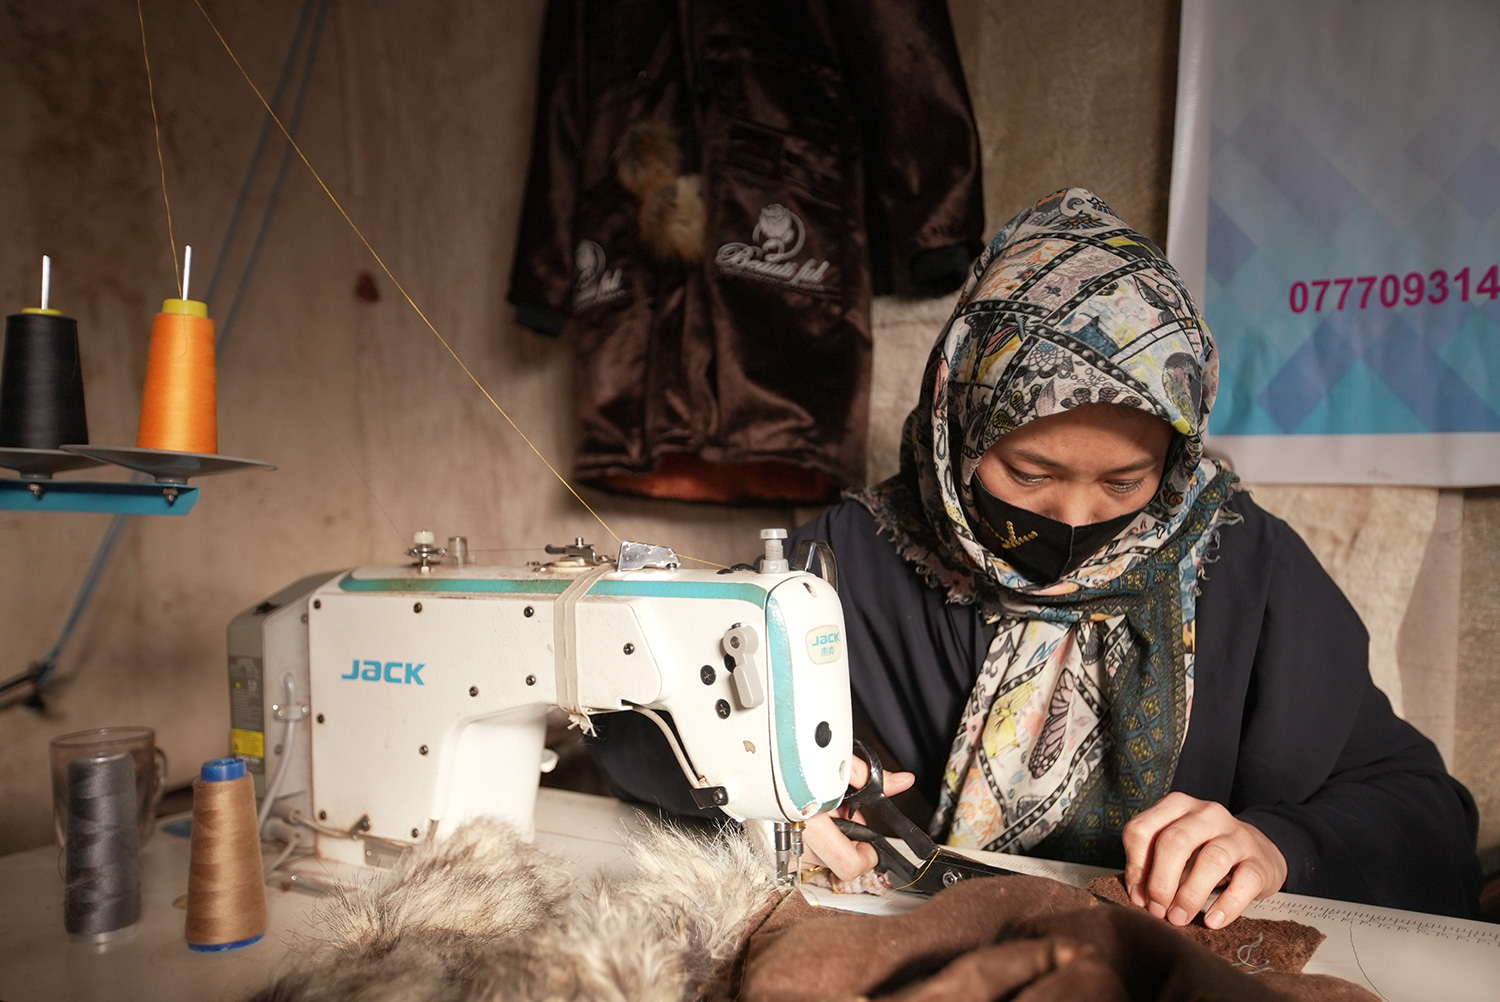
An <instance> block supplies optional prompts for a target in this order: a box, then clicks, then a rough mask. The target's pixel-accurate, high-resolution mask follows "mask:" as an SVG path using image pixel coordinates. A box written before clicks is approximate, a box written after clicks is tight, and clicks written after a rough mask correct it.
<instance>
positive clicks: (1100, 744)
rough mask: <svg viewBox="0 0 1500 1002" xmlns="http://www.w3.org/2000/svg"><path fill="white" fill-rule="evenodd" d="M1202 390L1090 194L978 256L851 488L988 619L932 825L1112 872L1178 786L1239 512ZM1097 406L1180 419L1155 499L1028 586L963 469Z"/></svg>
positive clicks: (1060, 197) (1187, 328)
mask: <svg viewBox="0 0 1500 1002" xmlns="http://www.w3.org/2000/svg"><path fill="white" fill-rule="evenodd" d="M1217 384H1218V353H1217V351H1216V350H1215V348H1214V344H1213V340H1212V338H1211V337H1210V336H1209V333H1208V329H1207V327H1206V326H1204V324H1203V320H1202V318H1201V317H1200V316H1199V314H1198V311H1197V307H1196V306H1195V305H1194V304H1193V302H1192V298H1191V297H1190V296H1189V294H1188V292H1187V290H1186V288H1185V287H1184V286H1183V284H1182V281H1181V279H1180V278H1179V277H1178V275H1177V272H1176V271H1175V270H1174V269H1173V268H1172V266H1171V265H1170V264H1168V263H1167V261H1166V259H1165V258H1164V257H1163V256H1162V254H1161V252H1160V251H1159V250H1158V249H1157V248H1156V246H1155V245H1154V244H1153V243H1152V242H1151V241H1150V240H1148V239H1146V238H1145V237H1143V236H1141V235H1140V234H1138V233H1136V232H1134V231H1133V230H1131V229H1130V228H1129V227H1127V226H1126V225H1125V224H1124V223H1123V222H1121V221H1120V220H1119V219H1118V218H1117V217H1116V216H1115V215H1114V213H1113V212H1111V211H1110V209H1109V207H1108V206H1107V205H1105V204H1104V202H1103V201H1102V200H1100V199H1099V197H1098V196H1096V195H1095V194H1093V193H1092V192H1090V191H1087V190H1085V189H1082V188H1070V189H1067V190H1065V191H1060V192H1057V193H1056V194H1053V195H1050V196H1048V197H1047V198H1044V199H1042V200H1041V201H1040V202H1038V203H1037V204H1036V205H1034V206H1032V207H1031V208H1029V209H1026V210H1025V211H1023V212H1022V213H1020V214H1019V215H1017V216H1016V217H1015V218H1014V219H1012V220H1011V221H1010V222H1009V223H1007V224H1006V225H1005V227H1004V228H1003V229H1001V230H1000V232H999V233H998V234H997V235H996V236H995V238H994V240H993V241H991V243H990V245H989V247H988V248H987V249H986V250H985V251H984V253H983V254H981V255H980V257H979V258H978V260H977V261H976V262H975V263H974V267H973V271H972V274H971V276H970V278H969V280H968V282H967V284H966V285H965V286H964V289H963V292H962V293H961V294H960V297H959V301H958V306H957V308H956V309H955V311H954V313H953V316H952V317H951V318H950V319H949V321H948V325H947V327H946V328H945V329H944V331H943V335H942V337H941V338H939V340H938V342H937V344H936V345H935V346H934V347H933V351H932V355H931V357H930V359H929V361H928V364H927V370H926V374H925V375H924V377H923V392H922V397H921V399H920V400H919V402H918V404H917V406H916V408H915V409H914V410H913V411H912V413H911V416H910V417H908V418H907V421H906V426H905V430H904V432H903V441H902V450H901V472H900V473H898V474H897V475H896V476H894V477H892V478H891V479H889V480H887V481H885V482H884V483H881V484H877V485H876V486H874V487H871V488H867V489H865V490H863V491H857V492H853V493H852V494H851V496H852V497H854V498H856V499H857V500H859V501H861V502H862V503H863V504H864V505H865V506H866V507H867V508H869V509H870V511H871V513H872V514H873V515H874V516H875V518H876V521H877V523H878V524H879V525H880V527H881V529H882V531H883V532H885V533H886V534H888V535H890V536H891V537H892V538H893V539H894V540H895V542H896V544H897V547H898V549H899V551H900V553H901V555H902V556H903V557H904V558H905V559H906V560H907V561H909V562H910V563H912V564H913V565H914V566H915V567H916V568H917V570H918V571H919V572H920V573H921V574H922V575H923V576H924V578H925V579H926V580H927V581H928V582H929V583H930V584H932V585H933V586H934V587H939V588H942V589H944V590H945V591H946V593H947V595H948V598H949V600H950V601H953V602H962V603H978V604H979V605H980V607H981V609H982V610H983V611H984V614H985V616H986V618H987V619H988V621H990V622H992V623H994V624H996V626H997V632H996V635H995V639H994V641H993V643H992V644H991V646H990V649H989V651H988V653H987V654H986V657H985V660H984V663H983V666H982V668H981V670H980V673H979V679H978V680H977V681H976V683H975V686H974V690H973V692H972V693H971V695H970V698H969V701H968V704H967V706H966V707H965V710H964V715H963V719H962V721H961V722H960V726H959V728H958V733H957V735H956V736H955V738H954V742H953V748H952V752H951V754H950V757H949V761H948V768H947V771H946V775H945V783H944V789H943V790H942V791H941V795H940V797H939V804H938V812H937V815H936V817H935V818H934V820H933V832H934V835H936V836H939V837H946V838H947V840H948V841H949V842H950V843H951V844H955V845H968V846H974V847H976V848H988V849H995V850H1001V851H1011V852H1019V851H1031V850H1037V851H1038V852H1040V853H1044V854H1058V855H1063V856H1066V857H1067V858H1069V859H1073V860H1076V861H1078V862H1097V863H1100V864H1103V865H1115V866H1119V865H1121V864H1122V862H1123V853H1122V850H1121V848H1120V837H1119V836H1120V832H1121V830H1122V829H1123V827H1124V825H1125V823H1126V822H1127V821H1128V820H1130V818H1131V817H1133V816H1134V815H1135V814H1136V813H1138V812H1139V811H1140V810H1142V809H1144V808H1145V807H1148V806H1150V805H1151V804H1153V803H1155V802H1156V801H1157V800H1158V799H1160V798H1161V797H1162V796H1164V795H1165V794H1166V793H1167V792H1168V790H1169V789H1170V788H1171V782H1172V776H1173V773H1174V772H1175V771H1176V766H1177V757H1178V754H1179V752H1180V751H1181V748H1182V741H1183V738H1184V737H1185V736H1186V734H1187V725H1188V715H1189V711H1190V709H1191V705H1192V692H1193V653H1194V616H1195V599H1196V595H1197V591H1198V577H1199V575H1200V574H1201V573H1202V570H1203V567H1204V565H1205V563H1206V562H1207V560H1208V551H1209V549H1210V547H1211V545H1212V541H1213V539H1214V537H1215V535H1216V533H1217V530H1218V528H1219V527H1220V526H1221V525H1223V524H1225V523H1227V522H1229V521H1232V520H1233V519H1234V518H1235V516H1234V515H1233V514H1232V513H1231V512H1230V511H1229V510H1228V509H1227V508H1225V507H1224V502H1225V501H1226V500H1227V499H1228V497H1229V495H1230V492H1231V491H1232V490H1233V488H1234V485H1235V478H1234V476H1233V474H1230V473H1228V472H1226V471H1224V470H1222V469H1221V468H1220V467H1219V465H1218V464H1217V463H1216V462H1214V461H1212V460H1209V459H1205V458H1204V456H1203V438H1202V436H1203V432H1204V430H1205V429H1206V427H1207V423H1208V414H1209V411H1210V409H1211V408H1212V406H1213V400H1214V394H1215V391H1216V389H1217ZM1090 403H1113V404H1118V405H1121V406H1125V407H1132V408H1136V409H1139V410H1142V411H1145V412H1146V413H1148V414H1152V415H1154V416H1156V417H1159V418H1161V419H1162V420H1163V421H1165V422H1167V424H1169V425H1171V427H1172V428H1173V429H1174V430H1175V431H1176V432H1177V434H1176V435H1175V436H1173V442H1172V445H1171V447H1170V448H1169V451H1168V455H1167V465H1166V469H1165V470H1164V473H1163V477H1162V482H1161V486H1160V488H1159V489H1158V491H1157V493H1156V496H1155V497H1154V498H1153V499H1152V501H1151V502H1150V504H1149V505H1148V506H1147V507H1146V508H1145V509H1144V510H1143V511H1142V512H1141V513H1140V514H1139V515H1138V516H1137V517H1136V518H1135V519H1133V520H1132V521H1131V522H1130V524H1129V525H1128V526H1126V528H1125V529H1123V530H1122V531H1121V532H1120V533H1119V534H1118V535H1117V536H1116V537H1115V538H1114V539H1113V540H1112V541H1111V542H1110V543H1108V544H1107V545H1105V546H1104V547H1103V548H1101V549H1100V550H1099V551H1098V552H1097V553H1096V554H1094V555H1093V556H1091V557H1090V558H1089V559H1087V560H1086V561H1085V562H1084V564H1083V565H1082V566H1081V567H1079V568H1078V569H1077V570H1076V571H1073V572H1071V573H1069V574H1067V575H1065V576H1064V577H1063V579H1062V580H1060V581H1057V582H1054V583H1051V584H1047V585H1040V586H1039V585H1035V584H1033V583H1032V582H1030V581H1029V580H1027V578H1025V577H1024V576H1023V575H1021V574H1020V573H1019V572H1017V571H1016V569H1015V568H1013V567H1012V566H1011V565H1010V564H1008V563H1006V561H1005V560H1004V558H1003V557H1002V556H1000V555H997V554H995V553H992V552H991V551H990V550H988V549H987V548H986V547H985V545H984V544H983V543H982V542H981V541H980V537H979V536H978V535H977V534H976V533H975V532H974V529H973V525H974V524H975V523H976V521H977V519H976V516H975V507H974V502H973V497H972V494H971V488H970V480H971V477H972V476H973V475H974V471H975V468H976V467H977V466H978V464H979V460H980V457H982V456H983V455H984V454H985V451H986V450H988V449H989V448H990V446H992V445H994V443H995V442H996V441H997V440H998V439H999V438H1000V437H1001V436H1002V435H1004V434H1006V433H1007V432H1009V431H1013V430H1014V429H1016V428H1018V427H1020V426H1021V425H1024V424H1026V423H1027V422H1029V421H1034V420H1036V419H1037V418H1042V417H1046V416H1048V415H1051V414H1057V413H1061V412H1063V411H1066V410H1068V409H1070V408H1073V407H1077V406H1080V405H1082V404H1090ZM1044 841H1046V845H1042V843H1043V842H1044Z"/></svg>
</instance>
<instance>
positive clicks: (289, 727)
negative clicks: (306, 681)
mask: <svg viewBox="0 0 1500 1002" xmlns="http://www.w3.org/2000/svg"><path fill="white" fill-rule="evenodd" d="M281 681H282V684H283V685H285V686H286V702H285V703H283V704H282V706H283V707H284V708H285V709H286V714H287V715H286V730H285V731H283V732H282V736H281V761H280V762H278V763H277V764H276V775H275V776H274V777H272V779H271V785H270V786H268V787H266V796H265V799H264V800H263V801H261V805H260V817H259V819H258V820H257V823H256V826H255V830H256V832H258V833H260V836H261V837H262V838H264V837H265V830H266V818H268V817H270V816H271V805H272V804H274V803H275V802H276V794H277V793H279V792H281V781H282V780H284V779H286V771H287V766H288V765H289V764H290V763H291V761H292V739H293V738H294V737H296V734H297V730H296V725H297V724H299V723H301V722H302V718H301V717H294V716H292V713H293V711H294V707H296V705H297V699H296V696H297V692H296V688H295V686H294V684H293V682H292V673H291V672H287V673H286V675H284V676H283V677H282V680H281ZM273 869H274V868H273Z"/></svg>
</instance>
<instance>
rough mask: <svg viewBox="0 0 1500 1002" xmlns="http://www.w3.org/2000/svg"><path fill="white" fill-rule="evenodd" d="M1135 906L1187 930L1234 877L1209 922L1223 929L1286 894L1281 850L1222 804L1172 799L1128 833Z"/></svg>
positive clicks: (1127, 878) (1146, 814)
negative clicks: (1258, 903) (1260, 902)
mask: <svg viewBox="0 0 1500 1002" xmlns="http://www.w3.org/2000/svg"><path fill="white" fill-rule="evenodd" d="M1123 838H1124V842H1125V852H1126V871H1125V883H1126V888H1127V890H1129V892H1130V896H1131V900H1132V901H1134V902H1135V903H1136V904H1137V905H1141V906H1144V907H1145V908H1146V909H1147V910H1148V911H1149V912H1150V913H1151V914H1153V915H1155V916H1157V917H1158V918H1165V919H1166V920H1167V921H1169V922H1171V923H1173V924H1174V925H1186V924H1187V923H1188V922H1190V921H1192V919H1193V916H1195V915H1197V914H1198V912H1199V911H1200V910H1201V909H1202V908H1203V904H1204V902H1205V901H1207V900H1208V897H1209V895H1210V894H1212V893H1213V890H1214V888H1215V887H1218V886H1220V885H1221V884H1223V883H1224V882H1225V880H1226V878H1229V884H1228V887H1227V888H1226V889H1225V891H1224V893H1223V894H1221V895H1220V896H1219V899H1218V901H1217V902H1215V904H1214V907H1213V911H1212V913H1211V914H1210V916H1208V917H1206V918H1205V923H1207V924H1208V925H1209V927H1210V928H1214V929H1217V928H1220V927H1222V926H1224V925H1227V924H1229V923H1230V922H1232V921H1234V920H1235V919H1236V918H1238V917H1239V916H1240V914H1241V913H1242V912H1243V911H1244V910H1245V908H1246V906H1248V905H1249V904H1250V902H1251V901H1253V900H1255V899H1256V898H1258V897H1265V896H1266V895H1268V894H1271V893H1274V892H1275V891H1277V890H1279V889H1280V887H1281V885H1282V883H1284V882H1285V880H1286V860H1285V858H1283V857H1282V855H1281V851H1280V850H1279V849H1277V848H1276V845H1275V843H1273V842H1272V841H1271V840H1270V839H1268V838H1266V836H1265V834H1264V833H1262V832H1261V831H1260V830H1259V829H1257V828H1256V827H1254V826H1253V825H1249V824H1246V823H1245V822H1243V821H1240V820H1239V819H1238V818H1236V817H1234V815H1232V814H1230V813H1229V811H1228V810H1227V809H1226V808H1225V807H1224V806H1223V805H1222V804H1217V803H1213V802H1210V801H1202V800H1197V799H1195V798H1193V797H1189V796H1187V795H1186V794H1177V793H1174V794H1171V795H1169V796H1167V797H1164V798H1163V799H1162V800H1161V802H1160V803H1158V804H1156V805H1154V806H1153V807H1151V808H1150V809H1149V810H1146V811H1142V812H1141V813H1140V814H1139V815H1138V816H1137V817H1136V818H1134V819H1133V820H1132V821H1131V822H1130V824H1128V825H1127V826H1126V828H1125V832H1124V836H1123Z"/></svg>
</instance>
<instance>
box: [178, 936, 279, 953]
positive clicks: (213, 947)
mask: <svg viewBox="0 0 1500 1002" xmlns="http://www.w3.org/2000/svg"><path fill="white" fill-rule="evenodd" d="M265 938H266V934H265V933H260V934H258V935H255V936H251V937H250V938H249V939H242V940H240V941H239V942H237V943H189V944H188V949H189V950H193V951H194V952H196V953H223V952H224V951H225V950H238V949H239V948H240V947H242V946H249V945H250V944H251V943H259V942H260V941H261V940H263V939H265Z"/></svg>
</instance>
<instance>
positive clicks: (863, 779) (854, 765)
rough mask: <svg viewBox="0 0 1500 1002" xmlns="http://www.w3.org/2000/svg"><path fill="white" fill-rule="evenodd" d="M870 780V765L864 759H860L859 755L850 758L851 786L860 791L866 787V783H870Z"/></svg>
mask: <svg viewBox="0 0 1500 1002" xmlns="http://www.w3.org/2000/svg"><path fill="white" fill-rule="evenodd" d="M869 779H870V763H868V762H866V761H865V760H864V759H862V758H860V757H859V756H858V755H852V756H850V758H849V785H850V786H852V787H854V788H855V789H856V790H858V789H859V788H860V787H862V786H864V785H865V783H867V782H869Z"/></svg>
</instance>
